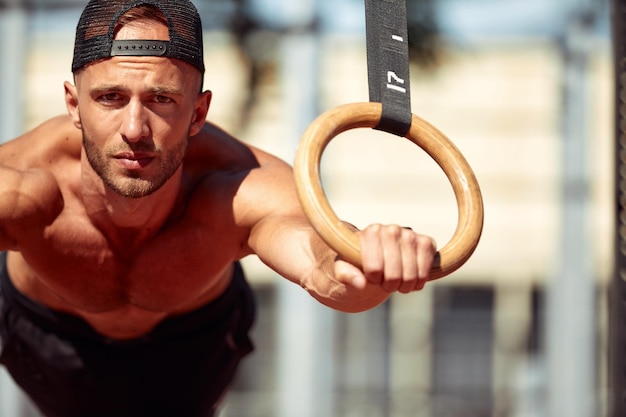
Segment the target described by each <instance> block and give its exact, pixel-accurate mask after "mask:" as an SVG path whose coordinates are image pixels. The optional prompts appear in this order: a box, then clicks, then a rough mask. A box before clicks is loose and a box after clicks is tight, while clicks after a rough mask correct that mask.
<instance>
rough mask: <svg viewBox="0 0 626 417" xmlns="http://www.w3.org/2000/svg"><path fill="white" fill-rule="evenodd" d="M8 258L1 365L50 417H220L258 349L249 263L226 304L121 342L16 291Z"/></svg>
mask: <svg viewBox="0 0 626 417" xmlns="http://www.w3.org/2000/svg"><path fill="white" fill-rule="evenodd" d="M5 261H6V254H5V253H0V337H1V338H0V363H2V364H3V365H4V366H5V367H6V368H7V370H8V371H9V373H10V374H11V375H12V377H13V379H14V380H15V381H16V382H17V384H18V385H19V386H20V387H21V388H22V389H23V390H24V391H25V392H26V393H27V394H28V395H29V396H30V398H31V399H32V400H33V402H34V403H35V404H36V405H37V406H38V407H39V408H40V409H41V411H42V412H43V413H44V414H45V415H46V416H48V417H100V416H102V417H125V416H128V417H142V416H146V417H155V416H170V417H195V416H198V417H199V416H202V417H206V416H213V415H214V411H215V408H216V407H217V404H218V402H219V400H220V399H221V397H222V395H223V394H224V392H225V390H226V389H227V388H228V385H229V384H230V382H231V380H232V378H233V376H234V373H235V369H236V368H237V365H238V364H239V361H240V360H241V359H242V358H243V357H244V356H245V355H247V354H248V353H250V352H251V351H252V343H251V342H250V339H249V337H248V332H249V330H250V328H251V326H252V324H253V321H254V315H255V306H254V300H253V295H252V291H251V289H250V287H249V286H248V284H247V283H246V280H245V278H244V275H243V271H242V269H241V266H240V265H239V264H238V263H237V264H236V265H235V274H234V278H233V281H232V284H231V285H230V286H229V288H228V289H227V290H226V292H225V293H224V294H223V295H222V296H220V297H219V298H218V299H216V300H214V301H212V302H211V303H209V304H208V305H206V306H204V307H202V308H200V309H198V310H196V311H193V312H191V313H189V314H186V315H183V316H179V317H173V318H168V319H166V320H165V321H163V322H162V323H161V324H159V325H158V326H157V327H156V328H155V329H154V331H152V332H151V333H150V334H148V335H147V336H146V337H143V338H141V339H137V340H132V341H114V340H110V339H107V338H105V337H103V336H101V335H99V334H98V333H96V332H95V331H94V330H92V328H91V327H90V326H89V325H88V324H87V323H86V322H85V321H83V320H82V319H80V318H78V317H76V316H73V315H70V314H65V313H59V312H56V311H53V310H51V309H49V308H46V307H45V306H42V305H40V304H38V303H35V302H33V301H32V300H30V299H28V298H27V297H25V296H24V295H22V294H21V293H19V292H18V291H17V289H16V288H15V287H14V286H13V284H12V283H11V281H10V279H9V278H8V274H7V272H6V267H5Z"/></svg>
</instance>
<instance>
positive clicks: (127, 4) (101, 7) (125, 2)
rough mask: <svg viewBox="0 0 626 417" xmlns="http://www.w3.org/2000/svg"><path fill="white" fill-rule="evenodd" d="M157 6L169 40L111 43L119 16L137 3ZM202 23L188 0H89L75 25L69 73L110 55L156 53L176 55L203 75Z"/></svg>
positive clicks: (168, 55)
mask: <svg viewBox="0 0 626 417" xmlns="http://www.w3.org/2000/svg"><path fill="white" fill-rule="evenodd" d="M144 4H145V5H152V6H154V7H156V8H158V9H159V10H160V11H161V12H162V13H163V14H164V15H165V17H166V19H167V21H168V29H169V35H170V39H169V42H162V41H161V42H152V43H150V42H145V41H146V40H141V41H143V42H132V41H123V42H119V41H118V42H114V40H113V37H114V30H115V26H116V24H117V22H118V20H119V18H120V17H121V16H122V15H123V14H124V13H126V12H127V11H128V10H130V9H132V8H135V7H137V6H141V5H144ZM202 49H203V43H202V22H201V21H200V16H199V15H198V11H197V10H196V8H195V6H194V5H193V4H192V3H191V2H190V1H188V0H91V1H90V2H89V4H87V6H86V7H85V10H83V13H82V15H81V17H80V19H79V21H78V26H77V27H76V40H75V44H74V60H73V61H72V72H76V71H77V70H78V69H80V68H82V67H84V66H85V65H87V64H90V63H92V62H94V61H97V60H101V59H105V58H109V57H111V56H114V55H158V56H165V57H168V58H176V59H180V60H182V61H185V62H187V63H189V64H191V65H193V66H194V67H196V68H197V69H198V70H199V71H200V72H201V73H202V74H204V60H203V57H202Z"/></svg>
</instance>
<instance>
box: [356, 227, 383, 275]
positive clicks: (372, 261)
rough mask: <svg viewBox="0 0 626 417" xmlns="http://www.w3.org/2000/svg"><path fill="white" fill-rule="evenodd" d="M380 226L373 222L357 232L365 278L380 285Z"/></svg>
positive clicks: (381, 267)
mask: <svg viewBox="0 0 626 417" xmlns="http://www.w3.org/2000/svg"><path fill="white" fill-rule="evenodd" d="M381 229H382V226H381V225H379V224H373V225H371V226H368V227H366V228H365V229H364V230H362V231H361V232H360V233H359V240H360V243H361V259H362V264H363V265H362V266H363V274H364V275H365V279H367V281H368V282H369V283H371V284H374V285H380V284H381V283H382V280H383V256H384V254H383V249H382V246H381V240H380V232H381Z"/></svg>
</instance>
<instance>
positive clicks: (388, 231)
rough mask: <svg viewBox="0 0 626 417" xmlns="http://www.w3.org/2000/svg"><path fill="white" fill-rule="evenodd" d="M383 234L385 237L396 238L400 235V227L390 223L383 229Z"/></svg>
mask: <svg viewBox="0 0 626 417" xmlns="http://www.w3.org/2000/svg"><path fill="white" fill-rule="evenodd" d="M383 234H384V235H385V236H387V237H390V238H393V239H397V238H399V237H400V236H401V235H402V228H401V227H400V226H397V225H393V224H392V225H389V226H386V227H385V228H384V229H383Z"/></svg>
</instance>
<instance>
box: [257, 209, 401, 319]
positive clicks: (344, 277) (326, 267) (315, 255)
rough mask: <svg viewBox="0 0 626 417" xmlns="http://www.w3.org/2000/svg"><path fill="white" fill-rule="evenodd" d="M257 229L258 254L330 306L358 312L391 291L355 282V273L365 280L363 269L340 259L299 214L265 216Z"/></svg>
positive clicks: (381, 299)
mask: <svg viewBox="0 0 626 417" xmlns="http://www.w3.org/2000/svg"><path fill="white" fill-rule="evenodd" d="M254 232H255V233H254V236H255V238H254V239H253V240H252V241H251V246H252V248H253V250H254V251H255V252H256V254H257V255H258V256H259V258H260V259H261V260H262V261H263V262H265V263H266V264H267V265H268V266H270V267H271V268H272V269H274V270H275V271H276V272H277V273H279V274H280V275H282V276H283V277H285V278H287V279H289V280H290V281H293V282H295V283H297V284H298V285H300V286H302V287H303V288H304V289H305V290H306V291H307V292H308V293H309V294H310V295H311V296H312V297H313V298H315V299H316V300H318V301H319V302H320V303H322V304H324V305H326V306H328V307H331V308H333V309H335V310H339V311H344V312H359V311H364V310H368V309H370V308H373V307H375V306H377V305H379V304H380V303H382V302H383V301H385V300H386V299H387V298H388V297H389V295H390V293H389V292H386V291H384V290H383V289H382V287H380V286H378V285H371V284H369V283H366V284H365V285H364V286H363V287H359V286H355V285H354V284H353V280H354V278H355V277H358V278H360V279H362V282H365V280H364V279H363V276H362V273H361V271H359V270H358V269H357V268H356V267H354V266H352V265H349V264H347V263H346V262H344V261H342V260H340V259H339V258H338V256H337V253H336V252H334V251H333V250H332V249H330V248H329V247H328V245H326V243H325V242H324V241H323V240H322V239H321V238H320V237H319V235H318V234H317V233H316V232H315V231H314V230H313V229H312V227H311V226H310V224H309V223H308V222H307V221H306V219H303V218H301V217H300V216H294V217H291V218H285V217H281V218H280V219H276V220H275V221H272V220H271V219H266V221H264V222H263V224H260V225H258V226H257V229H256V230H255V231H254Z"/></svg>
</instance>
